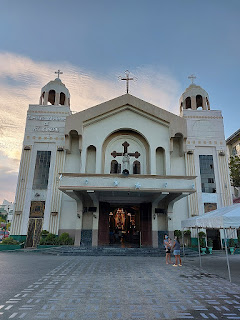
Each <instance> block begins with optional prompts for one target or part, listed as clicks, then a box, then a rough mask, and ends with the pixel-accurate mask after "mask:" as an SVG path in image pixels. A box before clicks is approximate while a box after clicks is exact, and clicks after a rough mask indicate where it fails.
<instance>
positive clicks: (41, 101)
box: [39, 91, 45, 105]
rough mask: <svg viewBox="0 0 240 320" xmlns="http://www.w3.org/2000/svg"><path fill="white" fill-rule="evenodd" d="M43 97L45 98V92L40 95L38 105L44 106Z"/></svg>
mask: <svg viewBox="0 0 240 320" xmlns="http://www.w3.org/2000/svg"><path fill="white" fill-rule="evenodd" d="M44 96H45V91H44V92H43V93H42V95H41V97H40V103H39V104H40V105H43V104H44Z"/></svg>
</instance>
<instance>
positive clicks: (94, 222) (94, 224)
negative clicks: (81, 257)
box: [92, 202, 99, 247]
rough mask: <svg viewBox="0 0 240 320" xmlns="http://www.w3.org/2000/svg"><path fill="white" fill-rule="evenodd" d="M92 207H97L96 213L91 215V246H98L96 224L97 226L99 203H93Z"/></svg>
mask: <svg viewBox="0 0 240 320" xmlns="http://www.w3.org/2000/svg"><path fill="white" fill-rule="evenodd" d="M94 206H95V207H97V210H96V212H95V213H94V214H93V224H92V246H93V247H97V246H98V224H99V202H95V203H94Z"/></svg>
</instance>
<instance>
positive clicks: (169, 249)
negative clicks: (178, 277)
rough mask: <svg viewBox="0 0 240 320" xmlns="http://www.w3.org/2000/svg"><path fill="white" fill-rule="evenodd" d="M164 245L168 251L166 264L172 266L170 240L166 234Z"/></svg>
mask: <svg viewBox="0 0 240 320" xmlns="http://www.w3.org/2000/svg"><path fill="white" fill-rule="evenodd" d="M163 245H164V247H165V250H166V264H172V262H171V244H170V242H169V238H168V236H167V235H166V234H165V236H164V240H163Z"/></svg>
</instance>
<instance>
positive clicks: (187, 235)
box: [183, 230, 191, 247]
mask: <svg viewBox="0 0 240 320" xmlns="http://www.w3.org/2000/svg"><path fill="white" fill-rule="evenodd" d="M183 234H184V239H185V240H186V245H187V246H188V247H189V246H190V245H191V230H185V231H184V232H183Z"/></svg>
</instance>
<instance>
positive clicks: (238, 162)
mask: <svg viewBox="0 0 240 320" xmlns="http://www.w3.org/2000/svg"><path fill="white" fill-rule="evenodd" d="M229 169H230V177H231V182H232V185H233V186H234V187H240V157H238V156H234V157H230V162H229Z"/></svg>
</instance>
